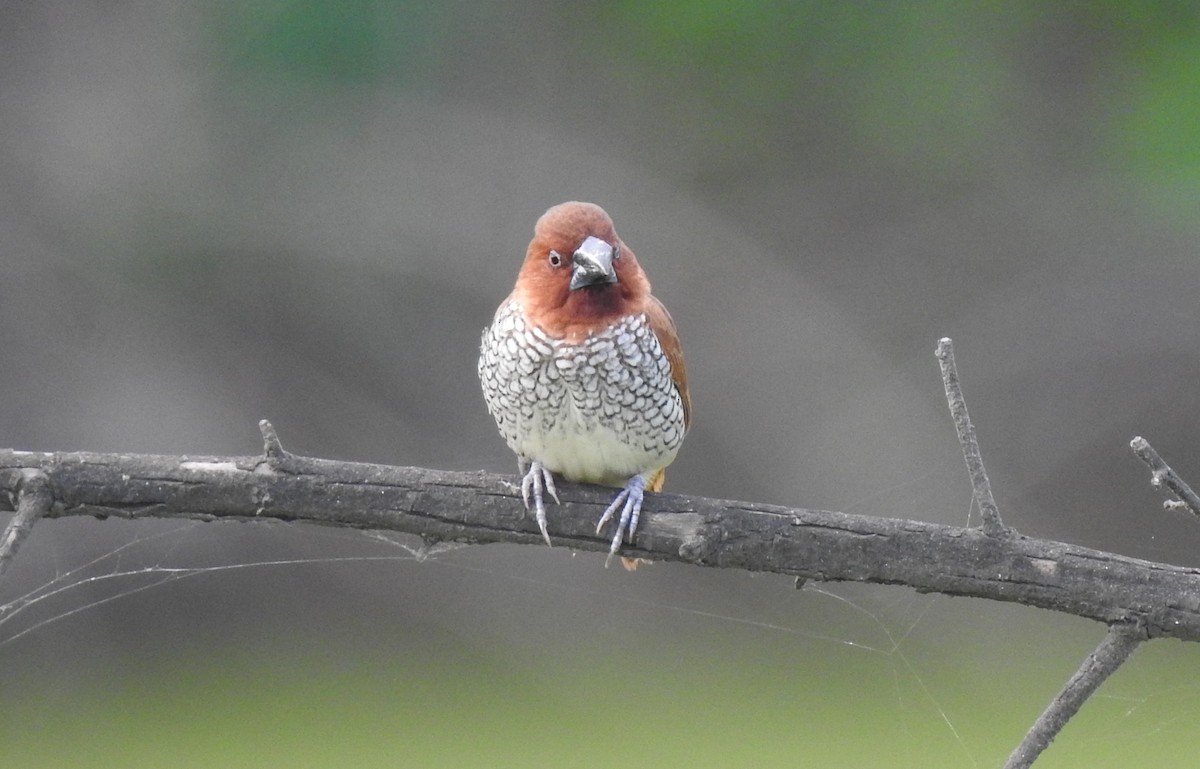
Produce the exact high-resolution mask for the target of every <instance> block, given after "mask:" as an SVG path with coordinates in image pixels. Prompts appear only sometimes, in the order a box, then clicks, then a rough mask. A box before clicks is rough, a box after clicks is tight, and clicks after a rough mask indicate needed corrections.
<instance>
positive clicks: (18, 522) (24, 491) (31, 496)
mask: <svg viewBox="0 0 1200 769" xmlns="http://www.w3.org/2000/svg"><path fill="white" fill-rule="evenodd" d="M15 494H16V497H17V504H16V508H17V509H16V512H15V513H14V514H13V517H12V520H11V521H9V522H8V527H7V528H5V529H4V534H3V536H0V576H3V575H4V572H6V571H8V566H9V564H11V563H12V560H13V558H14V557H16V555H17V549H18V548H20V547H21V543H22V542H24V541H25V538H26V537H28V536H29V532H30V531H31V530H32V529H33V524H35V523H37V521H38V519H39V518H41V517H42V516H43V515H45V514H46V513H47V512H49V510H50V505H51V504H52V503H53V502H54V496H53V495H52V494H51V493H50V486H49V482H48V481H47V479H46V475H45V474H44V473H42V472H41V471H40V470H25V471H23V472H22V473H21V474H20V481H19V483H18V485H17V488H16V489H15Z"/></svg>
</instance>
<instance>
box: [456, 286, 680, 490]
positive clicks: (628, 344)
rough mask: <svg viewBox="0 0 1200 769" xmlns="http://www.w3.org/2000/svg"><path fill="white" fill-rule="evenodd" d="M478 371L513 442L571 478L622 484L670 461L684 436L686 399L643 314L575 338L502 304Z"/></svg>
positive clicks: (502, 430) (528, 456) (523, 453)
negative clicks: (528, 321)
mask: <svg viewBox="0 0 1200 769" xmlns="http://www.w3.org/2000/svg"><path fill="white" fill-rule="evenodd" d="M515 309H516V308H510V310H515ZM479 373H480V379H481V381H482V382H483V391H484V398H485V400H486V401H487V404H488V410H489V411H490V412H491V413H492V416H494V417H495V418H496V423H497V425H498V426H499V428H500V433H501V434H502V435H503V436H504V438H505V440H506V441H507V442H508V445H509V446H510V447H511V448H512V449H513V451H515V452H516V453H517V454H518V455H519V456H521V457H522V458H524V459H529V460H536V461H538V462H541V463H542V464H543V465H544V466H545V467H546V468H547V469H548V470H551V471H553V472H556V473H559V474H560V475H562V476H563V477H564V478H567V479H568V480H573V481H584V482H590V483H601V484H606V485H616V486H620V485H624V484H625V482H626V481H628V480H629V478H630V477H631V476H633V475H638V474H642V473H648V472H652V471H655V470H659V469H661V468H663V467H666V466H667V465H669V464H670V463H671V462H672V460H674V459H675V455H676V454H677V453H678V451H679V445H680V444H681V443H682V442H683V433H684V418H683V403H682V400H681V398H680V395H679V392H678V391H677V389H676V388H675V384H674V382H673V381H672V379H671V367H670V364H669V363H668V362H667V359H666V356H665V355H663V352H662V348H661V347H660V346H659V343H658V340H657V338H656V337H655V335H654V333H653V331H652V330H650V328H649V326H648V324H647V322H646V319H645V316H644V315H638V316H627V317H626V318H624V319H622V320H621V321H619V322H618V323H615V324H613V325H612V326H610V327H608V328H607V329H605V330H604V331H603V332H602V333H598V334H594V335H592V336H589V337H587V338H586V339H584V340H582V341H580V342H578V343H568V342H566V341H564V340H556V339H551V338H549V337H546V336H545V335H544V334H542V333H541V332H540V331H538V330H536V329H530V328H529V327H527V326H525V324H524V322H523V320H522V319H521V316H520V313H519V312H516V311H512V312H504V313H501V315H500V316H499V317H498V318H497V321H496V323H494V324H493V326H492V327H491V328H490V329H489V330H487V331H486V332H485V334H484V341H483V349H482V355H481V357H480V363H479Z"/></svg>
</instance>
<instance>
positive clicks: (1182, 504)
mask: <svg viewBox="0 0 1200 769" xmlns="http://www.w3.org/2000/svg"><path fill="white" fill-rule="evenodd" d="M1129 448H1131V449H1133V453H1134V454H1137V455H1138V457H1140V458H1141V460H1142V461H1143V462H1145V463H1146V464H1147V465H1149V466H1150V472H1151V473H1152V475H1151V476H1150V485H1151V486H1153V487H1154V488H1156V489H1160V488H1162V487H1163V486H1166V487H1167V488H1168V489H1170V490H1171V492H1172V493H1173V494H1174V495H1175V496H1176V497H1177V498H1178V499H1168V500H1167V501H1166V502H1163V507H1165V508H1167V509H1168V510H1180V509H1185V510H1189V511H1191V513H1192V514H1193V515H1197V516H1200V496H1197V495H1196V492H1194V491H1192V487H1191V486H1188V485H1187V483H1185V482H1184V480H1183V479H1182V478H1180V477H1179V475H1178V473H1176V472H1175V471H1174V470H1172V469H1171V466H1170V465H1168V464H1167V463H1166V462H1164V461H1163V458H1162V457H1160V456H1159V455H1158V452H1157V451H1155V450H1154V447H1153V446H1151V445H1150V442H1149V441H1147V440H1146V439H1145V438H1142V437H1141V436H1138V437H1137V438H1134V439H1133V440H1132V441H1130V442H1129Z"/></svg>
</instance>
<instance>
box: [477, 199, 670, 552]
mask: <svg viewBox="0 0 1200 769" xmlns="http://www.w3.org/2000/svg"><path fill="white" fill-rule="evenodd" d="M478 373H479V380H480V383H481V385H482V388H483V397H484V401H485V402H486V405H487V409H488V411H489V412H490V413H491V415H492V417H493V418H494V419H495V420H496V426H497V427H498V428H499V431H500V435H501V436H502V437H503V438H504V440H505V441H506V442H507V443H508V446H509V448H511V449H512V450H513V452H515V453H516V455H517V460H518V467H519V472H520V473H521V474H522V479H521V496H522V499H523V500H524V502H525V507H526V509H527V510H532V511H533V513H534V515H535V517H536V519H537V524H538V527H539V528H540V529H541V533H542V537H543V538H544V539H545V540H546V544H547V545H549V544H550V535H549V533H548V532H547V531H546V500H545V497H546V495H547V494H548V495H549V496H550V497H551V498H553V499H554V501H555V502H558V501H559V499H558V492H557V490H556V489H555V485H554V476H555V475H556V474H557V475H558V476H560V477H561V478H564V479H566V480H569V481H576V482H583V483H596V484H601V485H605V486H612V487H617V488H620V491H619V492H617V494H616V495H615V497H614V498H613V500H612V503H611V504H610V505H609V506H608V508H607V509H606V510H605V511H604V513H603V515H601V517H600V520H599V521H598V523H597V524H596V534H597V535H599V534H600V533H601V531H602V530H603V528H604V525H605V524H606V523H608V522H609V521H610V520H612V519H614V518H616V521H617V523H616V530H615V532H614V533H613V536H612V542H611V545H610V547H609V551H608V558H607V559H606V561H605V565H606V566H607V565H608V563H609V562H611V560H612V557H613V556H614V555H615V554H616V553H617V552H618V551H619V550H620V547H621V544H622V541H623V540H624V539H626V538H628V541H629V542H630V543H631V544H632V543H633V537H634V532H635V531H636V530H637V525H638V517H639V515H640V513H641V509H642V501H643V492H644V491H646V490H650V491H659V490H661V488H662V484H663V479H664V470H665V468H666V467H667V465H669V464H671V462H673V461H674V460H675V457H676V454H678V452H679V447H680V445H681V444H682V443H683V437H684V434H685V433H686V432H687V430H688V428H689V427H690V425H691V418H692V416H691V415H692V403H691V396H690V394H689V393H688V385H687V370H686V367H685V364H684V359H683V350H682V348H681V346H680V342H679V333H678V331H677V330H676V327H675V321H674V320H673V319H672V318H671V314H670V313H669V312H667V309H666V307H664V306H663V304H662V302H660V301H659V300H658V299H657V298H655V297H654V296H653V295H652V294H651V293H650V281H649V280H648V279H647V277H646V273H645V272H644V271H643V270H642V267H641V265H640V264H638V260H637V257H636V256H635V255H634V253H633V251H632V250H631V249H630V248H629V247H628V246H627V245H625V243H624V242H623V241H622V240H621V238H620V237H619V236H618V235H617V232H616V230H615V229H614V226H613V221H612V218H611V217H609V215H608V214H607V213H606V212H605V211H604V209H603V208H601V207H600V206H598V205H595V204H594V203H584V202H579V201H568V202H566V203H561V204H559V205H556V206H553V207H552V208H550V209H549V210H547V211H546V213H544V214H543V215H542V216H541V218H539V219H538V221H537V224H536V225H535V226H534V232H533V239H532V240H531V241H530V243H529V248H528V249H527V250H526V252H525V260H524V262H523V263H522V265H521V268H520V271H519V272H518V274H517V281H516V285H515V286H514V287H513V290H512V293H510V294H509V295H508V297H507V298H506V299H505V300H504V301H503V302H501V303H500V306H499V307H498V308H497V310H496V314H495V316H494V317H493V319H492V324H491V325H490V326H489V327H488V328H486V329H484V332H483V339H482V342H481V344H480V353H479V365H478Z"/></svg>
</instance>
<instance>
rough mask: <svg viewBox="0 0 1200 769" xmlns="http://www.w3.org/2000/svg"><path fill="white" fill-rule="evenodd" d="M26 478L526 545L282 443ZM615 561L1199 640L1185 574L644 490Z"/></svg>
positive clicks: (602, 493)
mask: <svg viewBox="0 0 1200 769" xmlns="http://www.w3.org/2000/svg"><path fill="white" fill-rule="evenodd" d="M268 443H270V441H268ZM275 445H276V446H278V439H277V438H276V439H275ZM30 471H37V472H40V473H42V474H44V476H45V478H46V480H47V488H48V490H49V493H50V496H51V498H52V499H51V502H50V504H49V506H48V509H47V510H46V512H45V515H46V517H47V518H61V517H65V516H72V515H91V516H96V517H101V518H103V517H107V516H119V517H123V518H148V517H181V518H192V519H198V520H263V519H277V520H287V521H310V522H313V523H321V524H327V525H334V526H346V527H354V528H362V529H381V530H390V531H398V532H406V533H410V534H416V535H418V536H421V537H423V538H424V539H425V540H426V541H427V542H442V541H458V542H471V543H487V542H510V543H517V544H538V543H540V542H541V537H540V534H539V533H538V529H537V526H536V524H535V523H534V521H533V520H532V518H530V517H528V516H527V515H526V512H525V508H524V505H523V503H522V502H521V494H520V489H519V483H518V479H516V478H515V477H511V476H499V475H493V474H489V473H482V472H476V473H464V472H446V471H438V470H426V469H421V468H405V467H388V466H384V465H371V464H360V463H354V462H337V461H332V460H325V459H312V458H307V457H298V456H295V455H291V454H287V453H286V452H283V451H282V447H281V446H279V447H278V448H277V450H276V451H275V452H273V455H272V456H268V455H266V454H264V455H263V456H258V457H172V456H145V455H128V454H92V453H31V452H18V451H0V490H4V491H7V492H8V495H9V496H8V501H9V505H10V509H11V506H12V504H13V502H14V501H15V500H16V499H17V498H18V495H19V493H20V490H21V487H22V483H23V481H24V479H25V478H26V477H27V476H28V474H29V472H30ZM611 495H612V490H611V489H607V488H602V487H598V486H587V485H580V484H570V483H563V484H561V486H560V487H559V496H560V497H561V498H562V505H560V506H556V507H555V508H554V510H553V511H552V514H551V516H550V534H551V536H552V537H553V540H554V543H555V544H556V545H564V546H567V547H572V548H576V549H580V550H595V551H600V552H603V551H605V550H607V548H608V542H607V541H606V540H605V539H604V538H602V537H597V536H596V534H595V522H596V518H597V516H598V515H599V514H600V512H601V511H603V510H604V508H605V507H606V506H607V504H608V502H609V499H610V497H611ZM0 504H2V503H0ZM624 552H625V553H626V554H627V555H632V556H640V557H644V558H650V559H654V560H668V561H682V562H686V563H692V564H697V565H702V566H719V567H726V568H740V569H746V570H750V571H767V572H778V573H782V574H790V575H794V576H797V577H802V578H804V579H812V580H825V581H857V582H872V583H882V584H896V585H908V586H911V587H913V588H916V589H917V590H919V591H922V592H941V593H946V594H948V595H962V596H974V597H978V598H990V599H993V600H999V601H1012V602H1017V603H1023V604H1027V605H1030V606H1039V607H1041V608H1045V609H1053V610H1055V611H1062V612H1067V613H1070V614H1075V615H1078V616H1081V617H1088V618H1090V619H1095V620H1099V621H1101V622H1105V623H1110V624H1111V623H1116V622H1134V623H1137V624H1139V625H1141V626H1142V627H1143V628H1145V631H1146V634H1147V637H1156V636H1170V637H1175V638H1182V639H1186V640H1200V569H1190V568H1183V567H1179V566H1170V565H1167V564H1159V563H1152V562H1148V561H1142V560H1138V559H1134V558H1126V557H1124V556H1120V555H1115V554H1111V553H1105V552H1101V551H1098V550H1091V549H1089V548H1084V547H1077V546H1075V545H1069V544H1066V543H1061V542H1052V541H1047V540H1040V539H1032V538H1029V537H1024V536H1019V535H1013V536H1011V537H990V536H987V535H986V534H984V533H983V532H982V531H980V530H978V529H964V528H959V527H955V526H941V525H938V524H932V523H920V522H917V521H907V520H899V519H891V518H875V517H871V516H863V515H848V514H845V513H836V512H828V511H822V510H806V509H803V508H787V507H778V506H773V505H761V504H755V503H749V502H734V501H728V500H719V499H709V498H704V497H688V496H679V495H671V494H647V495H646V501H645V507H644V512H643V518H642V524H641V525H640V526H639V527H638V533H637V537H636V546H635V547H632V548H627V549H626V550H625V551H624Z"/></svg>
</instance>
